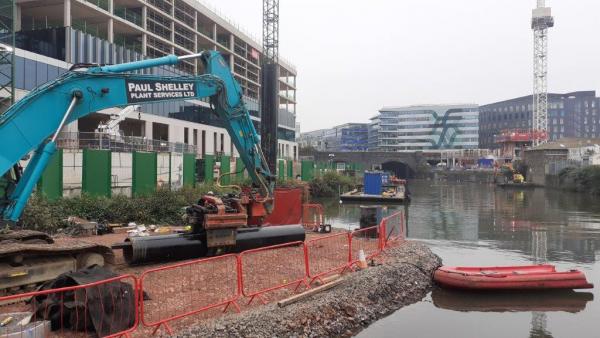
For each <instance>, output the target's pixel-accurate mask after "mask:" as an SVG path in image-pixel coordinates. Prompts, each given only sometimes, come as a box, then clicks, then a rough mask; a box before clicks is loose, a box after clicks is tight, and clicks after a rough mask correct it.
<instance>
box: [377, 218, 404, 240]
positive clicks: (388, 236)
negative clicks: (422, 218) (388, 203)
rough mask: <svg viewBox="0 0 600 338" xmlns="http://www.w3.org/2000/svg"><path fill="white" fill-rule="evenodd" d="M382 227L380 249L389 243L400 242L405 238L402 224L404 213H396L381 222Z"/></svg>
mask: <svg viewBox="0 0 600 338" xmlns="http://www.w3.org/2000/svg"><path fill="white" fill-rule="evenodd" d="M381 227H382V231H383V233H382V235H383V237H382V247H386V246H387V245H388V244H390V243H391V242H396V241H401V240H404V239H405V238H406V228H405V224H404V212H402V211H398V212H396V213H395V214H392V215H390V216H388V217H386V218H384V219H383V220H382V221H381Z"/></svg>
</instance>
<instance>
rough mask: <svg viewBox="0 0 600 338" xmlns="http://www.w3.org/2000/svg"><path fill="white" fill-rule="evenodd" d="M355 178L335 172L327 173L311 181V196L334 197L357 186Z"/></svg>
mask: <svg viewBox="0 0 600 338" xmlns="http://www.w3.org/2000/svg"><path fill="white" fill-rule="evenodd" d="M355 179H356V178H355V177H350V176H344V175H340V174H338V173H337V172H335V171H327V172H326V173H325V174H323V175H322V176H319V177H315V178H314V179H312V180H311V181H310V192H311V196H314V197H332V196H337V195H338V193H339V192H342V193H343V192H345V191H347V190H350V189H352V188H354V186H356V181H355Z"/></svg>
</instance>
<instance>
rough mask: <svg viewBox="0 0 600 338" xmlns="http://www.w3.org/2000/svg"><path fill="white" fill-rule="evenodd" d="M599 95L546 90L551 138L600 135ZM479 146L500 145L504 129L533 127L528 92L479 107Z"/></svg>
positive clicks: (531, 107) (551, 139) (548, 133)
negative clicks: (499, 139) (547, 92)
mask: <svg viewBox="0 0 600 338" xmlns="http://www.w3.org/2000/svg"><path fill="white" fill-rule="evenodd" d="M599 106H600V98H598V97H596V92H595V91H578V92H572V93H565V94H556V93H549V94H548V130H547V135H548V139H549V140H550V141H553V140H557V139H560V138H566V137H576V138H597V137H600V107H599ZM479 110H480V125H479V147H480V148H486V149H496V148H499V144H498V143H497V142H498V137H499V136H500V135H501V134H502V132H503V131H512V130H530V129H531V128H532V111H533V98H532V96H531V95H528V96H523V97H518V98H514V99H509V100H505V101H500V102H495V103H490V104H486V105H483V106H481V107H479Z"/></svg>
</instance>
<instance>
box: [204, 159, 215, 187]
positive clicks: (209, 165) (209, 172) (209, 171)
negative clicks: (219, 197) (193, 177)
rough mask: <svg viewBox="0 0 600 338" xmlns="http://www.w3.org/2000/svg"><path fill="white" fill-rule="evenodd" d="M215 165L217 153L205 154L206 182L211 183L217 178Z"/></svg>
mask: <svg viewBox="0 0 600 338" xmlns="http://www.w3.org/2000/svg"><path fill="white" fill-rule="evenodd" d="M214 167H215V155H204V182H206V183H211V182H213V181H214V180H215V176H214V173H213V169H214Z"/></svg>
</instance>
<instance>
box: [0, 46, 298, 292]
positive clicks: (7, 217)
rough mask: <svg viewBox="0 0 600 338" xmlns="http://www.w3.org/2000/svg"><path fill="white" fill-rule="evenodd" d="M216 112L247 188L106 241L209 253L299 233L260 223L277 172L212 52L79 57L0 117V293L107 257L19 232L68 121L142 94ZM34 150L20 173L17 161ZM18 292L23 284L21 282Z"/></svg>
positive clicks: (141, 250) (133, 258) (164, 254)
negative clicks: (149, 230) (172, 68)
mask: <svg viewBox="0 0 600 338" xmlns="http://www.w3.org/2000/svg"><path fill="white" fill-rule="evenodd" d="M191 58H199V59H200V60H201V61H202V64H203V69H204V70H205V73H204V74H200V75H195V76H158V75H152V74H147V73H149V71H148V69H151V68H153V67H160V66H169V65H176V64H177V63H179V62H181V61H183V60H186V59H191ZM205 98H208V99H209V101H210V105H211V108H212V110H213V112H214V113H215V114H216V115H217V116H218V117H219V118H220V120H221V121H222V122H223V125H224V126H225V128H226V129H227V132H228V133H229V135H230V137H231V140H232V142H233V144H234V145H235V147H236V148H237V150H238V152H239V156H240V158H241V160H242V162H243V163H244V166H245V168H246V170H247V172H248V175H249V176H250V178H251V179H252V182H253V186H252V187H251V188H244V189H243V190H242V189H241V188H239V190H238V191H236V192H235V193H231V194H228V195H225V196H214V195H207V196H202V197H201V198H200V199H199V201H198V203H197V204H194V205H192V206H190V207H188V208H187V210H186V214H187V220H188V222H189V224H190V225H191V228H192V230H191V231H189V232H188V233H184V234H174V235H162V236H148V237H137V238H136V237H133V238H129V239H128V240H127V241H126V242H123V243H118V244H115V245H113V247H112V249H121V250H123V255H124V257H125V259H126V261H127V262H129V263H132V264H134V263H143V262H147V261H152V260H158V259H181V258H189V257H199V256H205V255H214V254H219V253H223V252H230V251H234V250H241V249H246V248H249V247H256V246H263V245H269V244H278V243H282V242H287V241H291V240H298V239H301V240H303V239H304V230H303V229H301V227H297V226H294V227H291V226H285V225H284V226H277V227H261V226H260V225H261V220H262V219H264V218H265V217H266V216H267V215H268V214H269V213H270V212H271V211H272V208H273V192H274V187H275V175H274V174H273V173H272V172H271V171H270V169H269V166H268V164H267V161H266V159H265V157H264V155H263V152H262V150H261V147H260V137H259V135H258V134H257V132H256V130H255V128H254V125H253V124H252V121H251V119H250V114H249V112H248V110H247V109H246V107H245V105H244V102H243V99H242V89H241V87H240V85H239V84H238V83H237V81H236V80H235V78H234V76H233V74H232V73H231V71H230V69H229V66H228V65H227V64H226V63H225V61H224V59H223V57H222V56H221V55H220V54H219V53H218V52H216V51H204V52H201V53H199V54H194V55H187V56H176V55H168V56H164V57H161V58H156V59H148V60H142V61H136V62H130V63H124V64H117V65H96V64H76V65H73V66H72V67H71V69H70V71H68V72H66V73H65V74H63V75H62V76H60V77H59V78H57V79H56V80H54V81H51V82H48V83H46V84H44V85H42V86H40V87H38V88H36V89H34V90H32V91H31V92H30V93H29V94H28V95H26V96H25V97H24V98H22V99H21V100H19V101H18V102H17V103H15V104H14V105H12V106H11V107H10V108H8V110H6V112H4V113H3V114H2V115H1V116H0V173H4V175H3V176H2V179H1V180H0V213H1V214H2V216H3V220H4V223H5V224H6V225H5V226H4V227H5V229H9V228H12V230H4V231H3V232H2V233H0V271H1V272H0V295H2V293H3V292H4V293H6V292H8V293H12V292H19V291H20V290H21V289H24V290H27V287H34V286H35V285H36V284H38V283H40V282H43V281H45V280H49V279H52V278H54V277H56V276H57V275H59V274H60V273H62V272H66V271H73V270H76V269H80V268H84V267H87V266H90V265H92V264H98V265H103V264H105V263H109V264H110V263H112V262H113V259H114V254H113V251H112V250H111V248H108V247H105V246H101V245H96V244H91V243H87V242H82V243H75V244H74V243H69V244H68V246H65V245H62V246H61V245H59V244H57V243H54V241H53V240H52V238H51V237H50V236H49V235H47V234H45V233H41V232H37V231H29V230H16V229H17V228H18V227H19V226H18V224H19V218H20V217H21V214H22V212H23V209H24V208H25V206H26V204H27V201H28V199H29V197H30V196H31V194H32V192H33V190H34V188H35V186H36V184H37V182H38V181H39V179H40V177H41V176H42V174H43V172H44V169H45V168H46V166H47V164H48V162H49V160H50V159H51V157H52V156H53V155H54V154H55V153H56V150H57V144H56V141H57V137H58V136H59V132H60V131H61V129H62V128H63V126H65V125H66V124H68V123H70V122H72V121H75V120H77V119H80V118H82V117H84V116H87V115H89V114H92V113H94V112H97V111H100V110H102V109H107V108H111V107H123V106H128V105H138V104H143V103H148V102H161V101H173V100H194V99H205ZM30 154H32V155H31V158H30V159H29V162H28V164H27V166H26V168H25V170H24V171H23V170H22V169H21V167H20V161H21V160H22V159H24V158H26V157H27V156H29V155H30ZM21 291H22V290H21Z"/></svg>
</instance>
